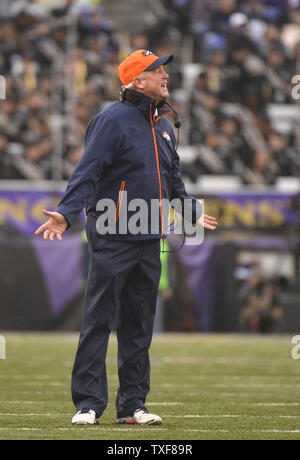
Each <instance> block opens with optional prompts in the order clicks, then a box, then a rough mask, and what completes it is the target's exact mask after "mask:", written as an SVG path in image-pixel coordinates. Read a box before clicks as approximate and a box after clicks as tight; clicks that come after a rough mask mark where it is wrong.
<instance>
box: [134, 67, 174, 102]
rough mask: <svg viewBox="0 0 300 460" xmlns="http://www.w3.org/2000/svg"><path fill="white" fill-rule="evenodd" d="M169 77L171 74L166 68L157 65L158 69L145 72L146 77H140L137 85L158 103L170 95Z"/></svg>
mask: <svg viewBox="0 0 300 460" xmlns="http://www.w3.org/2000/svg"><path fill="white" fill-rule="evenodd" d="M168 79H169V75H168V74H167V72H166V71H165V70H164V68H163V66H160V67H157V69H154V70H149V71H148V72H145V77H143V78H141V79H140V78H138V79H137V82H136V87H137V89H139V90H140V91H141V92H142V93H143V94H146V96H149V97H152V98H153V99H155V103H156V105H157V104H159V103H160V102H161V101H163V100H165V99H167V98H168V97H169V96H170V95H169V91H168V86H167V84H168Z"/></svg>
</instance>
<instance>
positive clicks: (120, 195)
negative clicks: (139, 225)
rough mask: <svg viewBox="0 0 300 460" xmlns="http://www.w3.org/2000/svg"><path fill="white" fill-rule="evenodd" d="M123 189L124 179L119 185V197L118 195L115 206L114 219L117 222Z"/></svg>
mask: <svg viewBox="0 0 300 460" xmlns="http://www.w3.org/2000/svg"><path fill="white" fill-rule="evenodd" d="M124 189H125V181H124V180H122V182H121V187H120V190H119V197H118V202H117V207H116V216H115V221H116V222H118V220H119V215H120V209H121V204H122V199H123V194H124Z"/></svg>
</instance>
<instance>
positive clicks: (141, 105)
mask: <svg viewBox="0 0 300 460" xmlns="http://www.w3.org/2000/svg"><path fill="white" fill-rule="evenodd" d="M131 94H132V95H133V96H136V97H133V98H132V99H131V98H128V99H127V98H126V99H125V101H124V104H126V105H129V106H131V107H132V106H133V107H136V108H137V109H138V110H140V111H141V112H143V113H144V114H145V115H146V116H147V118H148V119H149V115H150V108H151V114H152V119H153V118H154V114H155V110H156V105H155V100H154V99H152V98H151V97H149V96H146V95H145V94H143V93H138V92H136V91H131Z"/></svg>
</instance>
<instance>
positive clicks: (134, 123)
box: [56, 95, 202, 240]
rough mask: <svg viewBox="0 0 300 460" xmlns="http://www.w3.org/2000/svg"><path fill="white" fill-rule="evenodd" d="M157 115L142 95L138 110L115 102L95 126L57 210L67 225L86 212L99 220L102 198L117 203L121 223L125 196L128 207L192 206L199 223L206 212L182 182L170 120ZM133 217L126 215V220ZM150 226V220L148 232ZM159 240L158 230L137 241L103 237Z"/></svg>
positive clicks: (92, 124)
mask: <svg viewBox="0 0 300 460" xmlns="http://www.w3.org/2000/svg"><path fill="white" fill-rule="evenodd" d="M155 112H156V106H155V101H154V100H153V99H151V98H149V97H148V96H145V95H141V98H140V102H139V104H138V105H136V104H134V103H133V102H130V101H128V100H125V101H124V102H115V103H113V104H111V105H109V106H108V107H107V108H105V109H104V110H103V111H102V112H100V113H99V114H97V115H96V116H95V117H94V118H93V120H91V122H90V123H89V124H88V127H87V131H86V139H85V151H84V154H83V155H82V157H81V159H80V161H79V163H78V164H77V166H76V168H75V170H74V172H73V174H72V175H71V177H70V180H69V183H68V186H67V190H66V193H65V195H64V197H63V199H62V200H61V202H60V204H59V206H58V208H57V209H56V211H57V212H59V213H61V214H63V215H64V216H65V218H66V219H67V221H68V223H69V225H72V223H73V222H74V220H75V219H76V217H77V216H78V214H79V213H80V211H81V210H82V209H83V207H85V209H86V214H87V217H88V220H89V217H90V218H93V219H97V218H98V217H99V216H100V214H101V211H97V210H96V207H97V202H98V201H99V200H101V199H104V198H106V199H107V198H109V199H111V200H113V201H114V203H115V205H116V221H118V218H119V213H120V205H121V206H122V201H121V198H122V195H123V192H124V191H126V192H127V198H128V200H127V201H128V203H129V202H130V200H133V199H135V198H142V199H144V200H145V201H146V202H147V203H148V205H149V207H150V200H151V199H163V198H166V199H168V200H170V201H171V200H172V199H174V198H179V199H180V200H184V199H188V200H191V201H190V203H191V204H192V208H193V218H192V222H193V223H196V221H197V220H198V218H199V217H200V215H201V212H202V209H201V206H199V205H198V202H197V201H196V200H195V198H193V197H191V196H189V195H188V194H187V192H186V190H185V186H184V183H183V182H182V179H181V172H180V165H179V156H178V154H177V152H176V147H175V146H176V140H175V136H174V133H173V129H172V127H171V125H170V123H169V121H168V120H167V118H166V116H164V115H159V116H158V117H156V118H155V117H154V116H155ZM154 118H155V119H154ZM131 214H132V213H130V212H128V218H130V215H131ZM133 214H134V213H133ZM162 218H163V216H162V215H160V219H162ZM150 220H151V215H150V214H149V228H150ZM160 223H161V222H160ZM149 232H151V231H150V230H149ZM161 236H162V227H161V226H160V229H159V231H158V232H155V233H150V234H137V235H130V234H127V235H121V234H118V228H117V234H116V235H109V234H108V235H105V236H104V237H106V238H117V239H119V240H141V239H153V238H160V237H161Z"/></svg>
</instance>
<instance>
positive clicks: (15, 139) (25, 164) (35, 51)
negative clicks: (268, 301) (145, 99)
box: [0, 0, 119, 179]
mask: <svg viewBox="0 0 300 460" xmlns="http://www.w3.org/2000/svg"><path fill="white" fill-rule="evenodd" d="M79 3H80V2H79ZM60 5H61V6H57V7H55V8H53V9H51V8H50V9H49V10H46V9H44V8H43V7H41V6H40V5H39V3H38V2H35V1H15V2H11V3H10V6H9V11H8V15H7V17H4V16H3V15H2V16H1V18H0V74H1V75H4V76H5V78H6V99H5V100H2V101H1V111H0V177H1V178H8V179H51V178H53V179H55V178H56V179H60V178H64V179H66V178H68V177H69V176H70V174H71V172H72V171H73V169H74V167H75V165H76V163H77V162H78V160H79V159H80V157H81V155H82V152H83V142H84V135H85V129H86V125H87V123H88V122H89V121H90V119H91V118H92V117H93V115H95V114H96V113H97V112H98V111H99V110H100V109H101V107H102V106H103V104H104V103H105V101H108V100H112V99H116V97H118V92H119V84H118V81H117V79H116V77H115V75H116V72H117V67H118V63H119V43H118V38H117V36H116V33H115V32H114V28H113V24H112V22H111V21H110V20H109V19H108V18H107V17H106V16H105V15H104V13H103V10H102V9H101V7H99V6H95V7H93V6H86V5H83V6H80V5H79V6H78V7H77V2H76V1H74V0H66V1H62V2H61V3H60ZM56 152H58V155H54V153H56ZM61 154H62V155H61Z"/></svg>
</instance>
